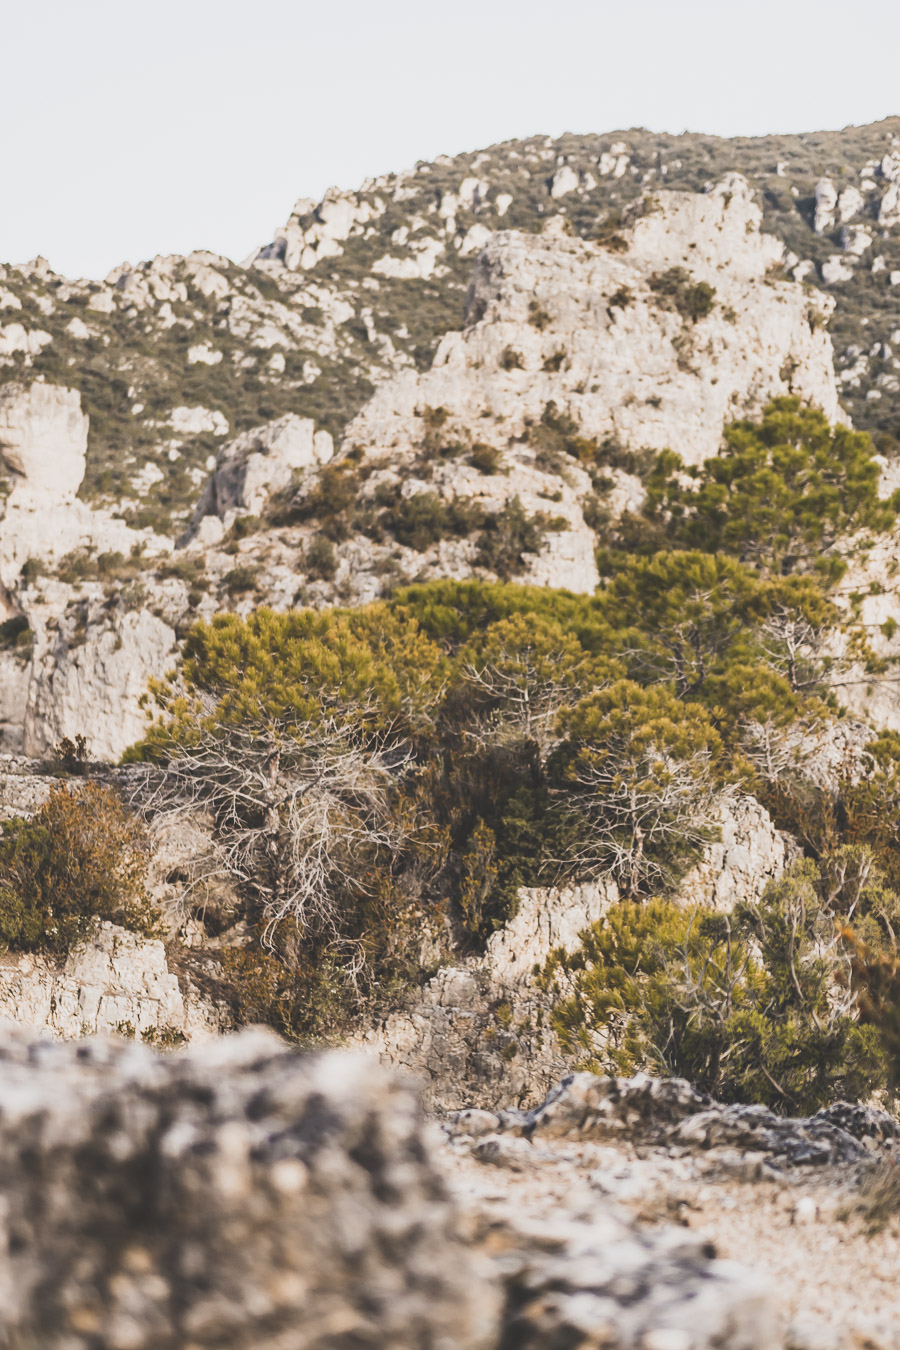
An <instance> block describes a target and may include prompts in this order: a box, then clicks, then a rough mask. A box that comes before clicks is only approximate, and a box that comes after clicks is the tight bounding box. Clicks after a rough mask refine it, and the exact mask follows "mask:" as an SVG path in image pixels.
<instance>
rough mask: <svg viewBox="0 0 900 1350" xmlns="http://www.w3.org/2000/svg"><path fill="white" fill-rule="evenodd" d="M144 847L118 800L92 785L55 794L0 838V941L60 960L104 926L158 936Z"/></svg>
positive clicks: (138, 828)
mask: <svg viewBox="0 0 900 1350" xmlns="http://www.w3.org/2000/svg"><path fill="white" fill-rule="evenodd" d="M147 853H148V845H147V838H146V835H145V832H144V830H143V828H142V826H141V825H140V823H139V822H138V821H137V820H136V819H135V817H133V816H132V815H130V814H129V812H128V811H126V809H125V808H124V806H123V805H122V803H121V801H120V799H119V798H118V796H117V795H116V794H115V793H114V792H112V791H111V790H109V789H108V788H103V787H100V786H98V785H97V784H95V783H86V784H84V785H83V786H80V787H78V788H71V789H70V788H68V787H57V788H54V789H53V790H52V792H51V793H50V795H49V797H48V798H47V801H46V802H45V803H44V804H43V805H42V806H41V807H39V808H38V810H37V812H36V813H35V815H34V816H33V817H32V819H31V820H21V819H13V820H9V821H6V822H5V824H4V826H3V833H2V835H0V940H2V941H3V942H4V943H5V944H6V945H7V946H8V947H10V948H12V949H13V950H15V951H48V952H51V953H52V954H54V955H56V956H64V955H65V954H66V953H67V952H68V951H69V950H70V948H71V947H72V946H73V945H74V944H75V943H77V942H79V941H80V940H82V939H83V938H85V937H87V936H88V934H89V933H90V932H91V931H92V929H93V927H94V925H95V924H96V923H97V921H98V920H102V919H108V920H109V921H110V922H112V923H117V924H120V925H121V926H122V927H123V928H130V929H132V930H133V931H134V932H137V933H142V934H144V935H145V936H158V935H159V915H158V914H157V912H156V910H155V909H154V907H153V905H152V904H151V901H150V898H149V896H148V893H147V888H146V875H147Z"/></svg>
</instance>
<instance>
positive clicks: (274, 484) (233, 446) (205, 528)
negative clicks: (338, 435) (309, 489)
mask: <svg viewBox="0 0 900 1350" xmlns="http://www.w3.org/2000/svg"><path fill="white" fill-rule="evenodd" d="M333 454H334V445H333V443H332V440H331V437H330V436H329V434H328V432H327V431H317V430H316V424H315V422H314V421H313V420H312V419H311V418H309V417H296V416H295V415H294V414H293V413H288V414H287V415H286V416H284V417H280V418H278V420H277V421H275V422H269V423H267V424H266V425H265V426H261V427H255V428H254V429H253V430H252V431H245V432H244V433H243V434H242V435H240V436H238V437H236V438H235V439H234V440H233V441H229V442H228V444H227V445H226V446H224V447H223V448H222V449H221V450H220V451H219V454H218V457H217V459H216V467H215V469H214V470H213V472H212V473H211V475H210V477H209V479H208V481H207V484H206V487H205V488H204V489H203V492H202V494H201V496H200V500H199V501H198V503H197V508H196V510H195V512H194V518H193V520H192V522H191V526H190V529H189V531H188V534H187V540H190V539H191V538H193V537H196V536H198V535H199V536H201V537H202V540H203V542H205V543H215V542H218V541H219V540H221V539H222V538H223V537H224V535H225V533H226V532H227V530H228V529H229V528H230V527H231V525H232V524H233V523H234V520H235V518H236V517H237V516H239V515H242V514H245V513H246V514H248V515H259V514H260V513H261V511H262V509H263V507H264V506H265V505H266V503H267V502H268V500H269V498H270V497H271V496H272V495H273V494H274V493H276V492H278V491H280V490H281V489H283V488H285V487H287V486H288V485H289V483H290V482H291V478H292V475H293V474H294V473H295V471H296V470H297V469H308V468H311V467H313V466H315V465H322V464H327V463H328V461H329V460H330V459H331V457H332V455H333Z"/></svg>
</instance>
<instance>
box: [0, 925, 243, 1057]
mask: <svg viewBox="0 0 900 1350" xmlns="http://www.w3.org/2000/svg"><path fill="white" fill-rule="evenodd" d="M0 1022H7V1023H13V1024H16V1025H18V1026H20V1027H23V1028H26V1029H27V1030H28V1031H29V1032H31V1033H33V1034H34V1035H36V1036H52V1037H53V1038H54V1039H59V1040H78V1039H80V1038H82V1037H84V1036H93V1035H95V1034H96V1033H98V1032H115V1033H118V1034H119V1035H122V1036H137V1037H139V1038H140V1039H143V1040H147V1041H151V1042H153V1043H157V1044H161V1045H167V1044H177V1043H178V1042H180V1041H192V1040H196V1039H200V1040H203V1039H206V1038H208V1037H210V1036H214V1035H217V1034H219V1033H220V1032H221V1031H222V1030H223V1029H224V1028H225V1027H226V1026H227V1024H228V1023H227V1018H226V1017H225V1016H224V1014H223V1013H221V1012H220V1011H219V1010H218V1009H217V1008H216V1007H215V1006H214V1005H213V1004H212V1003H210V1002H209V1001H207V1000H206V999H204V998H203V997H202V996H201V995H200V994H199V993H198V991H197V990H196V989H195V988H194V987H193V986H192V985H190V983H189V982H185V987H184V988H182V984H181V983H180V982H179V979H178V975H177V974H176V973H175V972H174V971H172V970H170V969H169V964H168V959H167V956H166V949H165V946H164V944H163V943H162V942H161V941H159V940H158V939H157V938H144V937H140V936H139V935H138V934H137V933H130V932H128V931H127V930H126V929H124V928H119V927H117V926H116V925H115V924H111V923H102V924H100V925H99V927H98V930H97V932H96V934H95V935H94V936H93V937H91V938H89V939H87V940H86V941H85V942H83V943H81V944H80V946H78V947H76V948H75V949H74V950H73V951H72V952H71V953H70V954H69V956H68V957H67V958H66V960H65V962H64V963H63V964H62V965H61V966H58V965H56V964H54V962H53V961H51V960H48V959H47V958H45V957H42V956H34V955H16V954H7V955H6V956H3V957H0Z"/></svg>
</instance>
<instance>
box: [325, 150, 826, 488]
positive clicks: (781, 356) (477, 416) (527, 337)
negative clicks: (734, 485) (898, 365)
mask: <svg viewBox="0 0 900 1350" xmlns="http://www.w3.org/2000/svg"><path fill="white" fill-rule="evenodd" d="M761 219H762V217H761V212H760V210H759V208H758V206H757V205H756V204H755V203H754V201H753V200H752V196H751V194H750V191H749V189H748V187H747V184H746V181H745V180H744V179H743V178H741V177H740V176H739V175H737V174H731V175H728V177H727V178H726V179H723V180H722V182H721V183H719V184H718V185H717V186H716V187H715V189H714V190H713V191H712V192H711V193H709V194H707V195H696V194H688V193H677V192H660V193H657V194H655V195H654V196H653V197H652V198H649V199H648V200H647V202H646V205H645V213H644V214H643V215H641V216H639V217H638V218H637V219H636V220H635V221H634V223H633V225H632V226H631V227H630V229H628V230H627V231H626V232H625V235H624V237H625V239H626V241H627V249H626V250H625V251H624V252H621V253H615V252H610V251H606V250H604V249H601V248H598V247H597V246H596V245H594V244H592V243H588V242H585V241H583V240H579V239H572V238H567V237H566V236H565V235H564V234H563V233H562V232H561V231H559V230H558V229H557V228H553V229H552V230H549V231H548V232H546V233H545V234H544V235H543V236H540V237H535V236H533V235H523V234H515V233H504V232H501V233H498V234H496V235H494V237H493V239H492V240H491V242H490V243H489V244H488V245H487V247H486V248H485V250H484V252H483V253H482V254H481V256H480V258H479V259H478V262H477V264H476V268H475V272H474V276H473V279H472V284H471V287H470V290H469V298H468V305H467V315H468V322H467V326H466V327H465V328H464V329H463V331H462V332H459V333H448V334H447V336H446V337H445V338H444V339H443V341H442V342H441V344H440V347H439V349H438V352H437V355H436V357H435V360H434V365H433V367H432V369H431V370H430V371H428V372H427V373H425V374H422V375H416V374H415V373H414V372H402V373H401V374H399V375H398V376H396V377H394V378H393V379H392V380H389V381H388V382H387V383H385V384H384V385H382V386H381V387H380V388H379V389H378V390H376V393H375V394H374V396H373V397H372V399H371V400H370V402H369V403H368V404H367V405H366V407H365V408H364V409H363V410H362V412H361V413H360V414H359V415H358V417H357V418H355V419H354V421H353V422H351V423H350V425H349V427H348V429H347V433H346V437H345V442H344V444H345V446H353V445H359V446H362V447H364V448H365V449H366V451H367V453H368V455H369V456H370V457H373V458H376V459H377V458H381V459H384V460H388V459H390V458H391V457H392V456H397V455H398V454H399V455H401V456H402V453H403V450H404V448H405V447H408V446H409V445H411V444H416V443H417V441H419V440H420V439H421V419H422V417H423V414H424V413H425V409H426V408H446V409H447V410H448V412H449V414H450V415H451V417H452V418H453V419H455V420H456V421H457V422H459V423H461V424H463V425H465V426H467V427H468V428H470V429H471V431H472V433H473V435H474V434H476V433H477V438H478V439H479V440H481V441H486V442H488V443H490V444H492V445H496V446H498V447H503V448H506V447H507V446H508V445H509V444H510V443H511V442H515V441H516V439H518V438H521V437H522V436H523V435H524V434H525V431H526V428H527V425H528V423H529V422H535V421H538V420H539V419H540V417H541V415H542V413H543V411H544V409H545V407H546V405H547V404H548V403H549V402H551V401H553V402H555V403H556V404H557V406H558V407H560V408H562V409H564V410H565V411H566V412H568V413H570V414H571V415H572V416H573V417H574V418H575V419H576V420H577V422H578V423H579V425H580V427H581V430H582V434H584V435H585V436H589V437H598V438H600V439H601V440H604V439H606V438H614V439H615V440H616V441H617V442H619V443H620V444H621V445H622V446H625V447H627V448H629V449H634V450H639V449H642V448H649V449H652V450H661V449H664V448H667V447H669V448H673V449H676V450H677V451H678V452H679V453H680V454H681V455H682V456H683V458H684V459H685V461H686V462H687V463H689V464H697V463H700V462H702V461H703V460H704V459H707V458H709V457H710V456H711V455H714V454H715V453H716V451H717V449H718V446H719V441H720V437H721V431H722V427H723V424H724V423H726V422H727V421H730V420H732V419H733V418H735V417H739V416H742V415H745V414H753V413H756V412H758V411H759V410H760V409H761V407H762V406H763V405H764V404H765V403H766V402H767V401H768V400H769V399H771V398H772V397H773V396H775V395H778V394H786V393H794V394H797V395H799V396H801V397H803V398H805V399H808V400H809V401H810V402H812V403H815V404H817V405H818V406H819V407H821V408H822V409H823V410H824V411H825V413H826V414H827V416H828V417H829V419H831V420H835V419H836V418H837V417H838V414H839V408H838V400H837V388H836V384H835V377H834V370H833V353H832V348H831V339H830V337H829V336H828V334H827V333H826V332H825V331H824V322H823V320H824V316H826V315H827V314H828V313H830V311H831V308H832V302H831V301H830V300H829V299H827V298H825V297H824V296H816V295H815V294H812V295H810V294H809V293H807V292H806V291H804V290H803V289H802V287H800V286H799V285H797V284H795V283H793V282H790V281H786V280H783V279H781V278H780V277H779V276H777V275H776V269H777V268H778V265H779V263H780V260H781V257H782V246H781V245H780V244H779V243H778V241H777V240H775V239H774V238H773V237H772V236H770V235H764V234H762V233H761V230H760V225H761ZM554 225H555V222H554ZM676 267H677V268H682V269H684V271H686V272H687V273H689V276H690V280H691V281H692V282H693V283H694V284H696V283H706V284H708V285H710V286H712V287H714V289H715V297H714V298H715V304H714V306H713V308H712V310H711V312H710V313H709V315H708V316H707V317H704V318H701V319H700V320H699V321H698V322H696V323H693V322H691V321H690V319H688V318H682V317H681V316H680V314H678V313H677V312H674V310H673V309H669V308H664V307H663V305H662V304H661V303H660V296H659V293H658V292H657V291H654V289H653V281H654V278H656V277H659V276H660V275H661V274H663V273H665V272H667V271H668V270H669V269H671V268H676Z"/></svg>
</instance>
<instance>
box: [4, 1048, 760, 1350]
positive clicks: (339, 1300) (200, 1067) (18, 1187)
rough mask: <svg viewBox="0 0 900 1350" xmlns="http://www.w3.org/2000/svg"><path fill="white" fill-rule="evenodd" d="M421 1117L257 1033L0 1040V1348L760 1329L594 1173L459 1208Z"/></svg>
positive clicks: (716, 1336) (500, 1339) (705, 1269)
mask: <svg viewBox="0 0 900 1350" xmlns="http://www.w3.org/2000/svg"><path fill="white" fill-rule="evenodd" d="M485 1114H486V1113H485ZM432 1128H433V1127H430V1126H428V1125H427V1124H426V1123H425V1121H424V1117H423V1114H422V1111H421V1107H420V1104H419V1101H418V1099H417V1097H416V1095H415V1093H414V1092H413V1091H412V1090H411V1089H410V1088H409V1087H408V1086H406V1085H405V1084H403V1083H402V1082H401V1081H400V1080H398V1079H397V1078H396V1077H394V1076H393V1075H391V1074H389V1073H387V1072H385V1071H384V1070H383V1069H381V1068H379V1067H377V1066H376V1065H375V1064H374V1063H372V1062H371V1061H369V1060H367V1059H365V1058H363V1057H361V1056H357V1055H351V1054H341V1053H331V1054H325V1055H320V1056H313V1055H303V1054H300V1053H298V1052H296V1051H293V1050H290V1049H288V1048H286V1047H285V1046H283V1045H282V1044H281V1043H280V1042H279V1041H277V1040H276V1039H275V1038H274V1037H273V1036H271V1035H270V1034H269V1033H263V1032H257V1031H249V1032H244V1033H242V1034H241V1035H238V1036H233V1037H226V1038H221V1039H219V1040H217V1041H215V1042H211V1043H209V1044H207V1045H205V1046H203V1047H202V1048H194V1049H191V1050H190V1051H189V1052H184V1053H179V1054H175V1055H168V1056H165V1055H159V1054H156V1053H154V1052H153V1051H151V1050H149V1049H147V1048H146V1047H144V1046H140V1045H136V1044H133V1043H131V1044H130V1043H124V1042H119V1043H111V1042H104V1041H87V1042H81V1043H80V1044H77V1045H75V1044H34V1043H29V1042H28V1041H26V1040H25V1039H24V1038H22V1039H7V1040H6V1041H5V1042H4V1043H3V1045H2V1046H0V1197H2V1225H3V1229H4V1233H3V1235H2V1237H3V1240H2V1243H0V1251H2V1252H3V1257H2V1259H0V1345H2V1346H9V1347H15V1348H16V1350H19V1348H20V1347H21V1350H25V1347H28V1350H33V1348H34V1347H38V1346H40V1347H41V1350H151V1347H152V1350H176V1348H177V1350H188V1348H189V1347H190V1350H200V1348H201V1347H210V1348H211V1347H216V1348H217V1350H225V1348H226V1347H228V1350H251V1348H252V1350H307V1347H310V1348H312V1347H315V1348H316V1350H326V1347H328V1350H344V1348H346V1350H366V1348H367V1347H369V1348H371V1350H376V1347H378V1348H379V1350H382V1348H384V1347H390V1348H391V1350H404V1347H416V1350H482V1348H483V1350H488V1347H492V1348H496V1350H512V1348H513V1347H528V1346H535V1347H537V1346H542V1347H557V1346H558V1347H562V1346H565V1347H573V1348H574V1347H577V1346H584V1347H589V1346H592V1347H599V1346H604V1347H607V1348H608V1350H616V1348H619V1350H651V1348H652V1347H656V1350H663V1348H664V1347H668V1348H669V1350H713V1347H726V1346H727V1347H730V1348H731V1350H764V1347H766V1348H768V1347H769V1346H771V1345H772V1344H773V1343H774V1342H773V1340H772V1335H773V1330H772V1329H773V1326H774V1323H773V1321H772V1313H771V1308H770V1305H769V1299H768V1293H767V1291H766V1287H765V1283H764V1282H763V1281H760V1280H759V1279H758V1278H757V1277H755V1276H752V1275H750V1274H748V1273H747V1272H745V1271H744V1270H743V1269H742V1268H741V1267H739V1266H737V1265H734V1264H733V1263H731V1262H723V1261H718V1260H716V1259H715V1253H714V1252H713V1251H712V1250H711V1248H710V1246H709V1244H708V1243H705V1242H703V1241H699V1240H697V1239H696V1238H695V1237H693V1236H691V1235H687V1234H684V1233H683V1232H681V1231H679V1230H673V1229H671V1228H666V1229H665V1230H662V1231H655V1232H649V1233H645V1232H641V1231H639V1230H638V1228H637V1226H636V1224H635V1223H634V1222H633V1221H632V1220H631V1219H630V1218H629V1217H628V1216H627V1215H626V1214H625V1213H624V1211H620V1210H618V1209H615V1208H614V1207H613V1206H612V1205H611V1204H610V1202H609V1201H608V1199H606V1198H605V1197H602V1196H600V1195H599V1194H598V1193H597V1192H596V1191H590V1190H588V1191H587V1192H586V1193H585V1194H584V1195H580V1196H578V1197H577V1199H578V1202H579V1206H580V1208H578V1207H573V1205H572V1204H569V1205H563V1206H560V1207H559V1208H558V1210H557V1211H556V1212H554V1213H553V1214H552V1216H550V1218H549V1220H548V1221H547V1222H544V1221H543V1220H541V1221H537V1222H536V1221H535V1216H534V1214H533V1213H531V1212H529V1210H528V1207H527V1206H525V1207H520V1206H519V1205H517V1204H516V1203H515V1199H514V1198H513V1203H511V1204H509V1205H508V1206H506V1207H505V1209H503V1210H497V1209H496V1207H495V1208H493V1209H492V1208H491V1206H490V1205H489V1204H488V1203H487V1201H486V1200H485V1199H483V1202H482V1203H479V1204H478V1205H476V1206H475V1207H472V1206H471V1205H466V1203H465V1202H464V1199H463V1198H462V1197H456V1198H454V1196H453V1195H452V1193H451V1189H450V1187H449V1185H448V1182H447V1176H448V1175H449V1172H448V1170H447V1169H448V1164H447V1163H445V1161H444V1159H443V1157H442V1155H441V1153H440V1151H439V1148H438V1142H437V1137H436V1134H435V1138H434V1139H432V1138H431V1137H430V1131H431V1130H432ZM520 1142H521V1143H522V1146H523V1147H530V1145H527V1144H525V1143H524V1141H520ZM574 1198H576V1197H573V1199H574ZM585 1201H586V1202H587V1203H586V1204H585ZM576 1209H577V1212H576Z"/></svg>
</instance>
